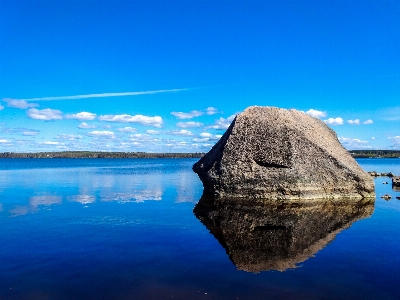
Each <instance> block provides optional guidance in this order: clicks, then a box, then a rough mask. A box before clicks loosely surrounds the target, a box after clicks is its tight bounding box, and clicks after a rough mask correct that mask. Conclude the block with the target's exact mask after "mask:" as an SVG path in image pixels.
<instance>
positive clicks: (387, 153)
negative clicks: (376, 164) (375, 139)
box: [350, 150, 400, 158]
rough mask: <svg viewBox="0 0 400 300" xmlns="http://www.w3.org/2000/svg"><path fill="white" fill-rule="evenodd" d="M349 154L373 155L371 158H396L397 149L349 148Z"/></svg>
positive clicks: (399, 152) (357, 155)
mask: <svg viewBox="0 0 400 300" xmlns="http://www.w3.org/2000/svg"><path fill="white" fill-rule="evenodd" d="M350 154H351V155H352V156H353V157H355V158H362V157H367V158H369V157H373V158H398V157H400V151H399V150H351V151H350Z"/></svg>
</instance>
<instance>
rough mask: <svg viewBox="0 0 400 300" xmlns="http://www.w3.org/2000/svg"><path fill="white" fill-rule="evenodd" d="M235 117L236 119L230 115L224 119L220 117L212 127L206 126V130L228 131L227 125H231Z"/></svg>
mask: <svg viewBox="0 0 400 300" xmlns="http://www.w3.org/2000/svg"><path fill="white" fill-rule="evenodd" d="M235 117H236V115H231V116H229V117H228V118H226V119H225V118H222V117H221V118H219V119H218V120H216V121H215V123H214V124H213V125H211V126H208V128H214V129H228V127H229V125H231V123H232V121H233V120H234V119H235Z"/></svg>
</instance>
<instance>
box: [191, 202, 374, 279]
mask: <svg viewBox="0 0 400 300" xmlns="http://www.w3.org/2000/svg"><path fill="white" fill-rule="evenodd" d="M373 210H374V200H371V199H368V200H360V201H358V202H355V201H345V200H315V201H307V202H306V203H304V202H303V203H300V202H294V201H280V200H271V201H264V202H258V203H257V202H252V201H251V200H246V201H244V200H232V199H213V198H210V197H205V196H203V197H202V198H201V199H200V201H199V202H198V204H197V205H196V206H195V208H194V214H195V215H196V217H197V218H198V219H199V220H200V221H201V222H202V223H203V224H204V225H205V226H206V227H207V229H208V230H209V231H210V233H212V234H213V235H214V236H215V238H216V239H217V240H218V241H219V243H220V244H221V245H222V246H223V247H224V248H225V250H226V253H227V254H228V255H229V258H230V259H231V261H232V262H233V263H234V264H235V265H236V267H237V268H238V269H239V270H244V271H249V272H256V273H257V272H260V271H268V270H279V271H284V270H286V269H289V268H295V267H296V264H298V263H301V262H303V261H305V260H307V259H308V258H309V257H311V256H313V255H314V254H315V253H316V252H318V251H319V250H320V249H322V248H324V247H325V246H326V245H327V244H328V243H329V242H330V241H332V240H333V239H334V238H335V236H336V235H337V234H338V233H339V232H341V231H342V230H343V229H346V228H349V227H350V226H351V224H352V223H353V222H355V221H357V220H360V219H363V218H366V217H369V216H370V215H371V214H372V212H373Z"/></svg>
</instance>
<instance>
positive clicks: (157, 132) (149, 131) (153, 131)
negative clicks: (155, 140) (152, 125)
mask: <svg viewBox="0 0 400 300" xmlns="http://www.w3.org/2000/svg"><path fill="white" fill-rule="evenodd" d="M146 132H147V133H148V134H160V132H159V131H157V130H146Z"/></svg>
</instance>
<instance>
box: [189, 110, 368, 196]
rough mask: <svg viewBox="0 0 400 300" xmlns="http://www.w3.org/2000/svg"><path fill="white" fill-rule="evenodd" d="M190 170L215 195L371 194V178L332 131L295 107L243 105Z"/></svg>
mask: <svg viewBox="0 0 400 300" xmlns="http://www.w3.org/2000/svg"><path fill="white" fill-rule="evenodd" d="M193 170H194V171H195V172H196V173H197V174H198V175H199V177H200V179H201V180H202V182H203V186H204V193H205V194H212V195H214V196H216V197H233V198H250V199H263V198H265V199H315V198H342V197H345V198H357V199H360V198H364V197H375V192H374V182H373V179H372V178H371V176H370V175H369V174H368V173H366V172H364V171H363V170H362V169H361V167H360V166H359V165H358V164H357V162H356V161H355V160H354V158H352V157H351V155H350V154H349V153H348V151H347V150H346V149H344V148H343V146H342V145H341V144H340V142H339V140H338V138H337V136H336V134H335V132H334V131H333V130H332V129H330V128H329V127H328V126H327V125H326V124H325V123H323V122H322V121H321V120H319V119H316V118H313V117H311V116H309V115H307V114H305V113H303V112H301V111H297V110H286V109H279V108H275V107H257V106H253V107H249V108H247V109H246V110H245V111H244V112H243V113H241V114H239V115H238V116H237V117H236V118H235V120H233V122H232V124H231V125H230V127H229V128H228V129H227V131H226V132H225V134H224V135H223V136H222V137H221V139H220V140H219V141H218V142H217V143H216V144H215V145H214V147H213V148H212V149H211V150H210V151H209V152H208V153H207V154H206V155H205V156H204V157H202V158H201V159H200V160H199V161H198V162H197V163H195V164H194V166H193Z"/></svg>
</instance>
